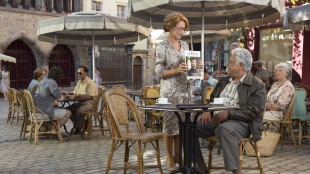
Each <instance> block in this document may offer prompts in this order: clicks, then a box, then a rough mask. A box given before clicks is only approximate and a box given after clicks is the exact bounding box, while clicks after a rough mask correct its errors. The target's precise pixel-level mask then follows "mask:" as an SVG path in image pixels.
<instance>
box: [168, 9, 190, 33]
mask: <svg viewBox="0 0 310 174" xmlns="http://www.w3.org/2000/svg"><path fill="white" fill-rule="evenodd" d="M181 21H183V22H185V28H184V30H185V31H188V27H189V23H188V19H187V18H186V17H185V16H184V15H183V14H181V13H178V12H172V13H170V14H169V15H167V16H166V17H165V19H164V30H165V32H169V31H170V30H171V28H173V27H176V26H177V24H178V23H179V22H181Z"/></svg>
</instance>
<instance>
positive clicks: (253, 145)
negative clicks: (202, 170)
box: [206, 136, 264, 174]
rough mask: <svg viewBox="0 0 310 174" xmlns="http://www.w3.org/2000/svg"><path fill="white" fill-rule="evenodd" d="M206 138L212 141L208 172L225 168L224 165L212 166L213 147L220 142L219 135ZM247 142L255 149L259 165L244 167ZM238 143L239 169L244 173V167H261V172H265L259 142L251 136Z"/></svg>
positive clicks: (261, 173)
mask: <svg viewBox="0 0 310 174" xmlns="http://www.w3.org/2000/svg"><path fill="white" fill-rule="evenodd" d="M206 140H207V141H209V142H210V144H209V159H208V174H210V173H211V169H224V166H212V153H213V148H214V147H215V145H216V143H218V142H219V140H218V139H217V137H215V136H213V137H210V138H207V139H206ZM246 143H250V145H251V147H252V148H253V149H254V151H255V156H256V160H257V167H243V165H242V161H243V152H244V150H245V149H244V148H245V144H246ZM238 144H239V159H240V168H239V170H240V172H241V173H242V169H259V171H260V174H263V173H264V171H263V165H262V163H261V160H260V153H259V152H258V149H257V143H256V142H253V139H252V138H251V137H250V138H242V139H240V140H239V142H238Z"/></svg>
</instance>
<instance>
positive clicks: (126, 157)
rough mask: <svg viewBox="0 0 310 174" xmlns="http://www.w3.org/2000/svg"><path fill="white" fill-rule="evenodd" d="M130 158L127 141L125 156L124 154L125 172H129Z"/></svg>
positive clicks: (127, 142)
mask: <svg viewBox="0 0 310 174" xmlns="http://www.w3.org/2000/svg"><path fill="white" fill-rule="evenodd" d="M128 160H129V141H125V156H124V174H126V172H127V168H126V167H128V166H127V165H129V164H128Z"/></svg>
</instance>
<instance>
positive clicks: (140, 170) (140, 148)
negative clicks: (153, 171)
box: [137, 141, 144, 174]
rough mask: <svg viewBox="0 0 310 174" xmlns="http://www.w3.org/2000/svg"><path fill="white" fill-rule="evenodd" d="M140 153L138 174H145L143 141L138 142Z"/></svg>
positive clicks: (138, 156)
mask: <svg viewBox="0 0 310 174" xmlns="http://www.w3.org/2000/svg"><path fill="white" fill-rule="evenodd" d="M137 143H138V152H137V158H138V174H143V171H144V170H143V168H144V164H143V152H142V146H141V141H138V142H137Z"/></svg>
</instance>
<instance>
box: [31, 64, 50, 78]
mask: <svg viewBox="0 0 310 174" xmlns="http://www.w3.org/2000/svg"><path fill="white" fill-rule="evenodd" d="M44 71H45V73H47V70H46V69H45V68H43V67H40V68H37V69H35V70H34V71H33V79H36V80H38V78H39V77H40V76H41V75H42V73H43V72H44Z"/></svg>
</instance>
